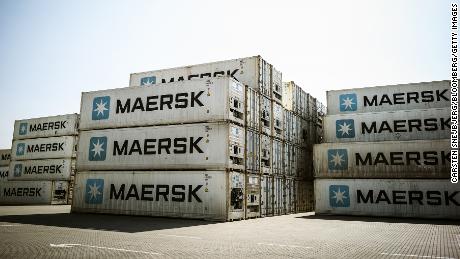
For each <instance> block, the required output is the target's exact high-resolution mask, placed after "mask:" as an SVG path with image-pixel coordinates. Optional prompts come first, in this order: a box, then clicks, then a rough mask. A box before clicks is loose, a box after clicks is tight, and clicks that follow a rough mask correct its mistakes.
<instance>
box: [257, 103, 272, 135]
mask: <svg viewBox="0 0 460 259" xmlns="http://www.w3.org/2000/svg"><path fill="white" fill-rule="evenodd" d="M272 120H273V113H272V102H271V100H270V98H268V97H265V96H261V97H260V132H262V133H263V134H265V135H267V136H272V135H273V132H272Z"/></svg>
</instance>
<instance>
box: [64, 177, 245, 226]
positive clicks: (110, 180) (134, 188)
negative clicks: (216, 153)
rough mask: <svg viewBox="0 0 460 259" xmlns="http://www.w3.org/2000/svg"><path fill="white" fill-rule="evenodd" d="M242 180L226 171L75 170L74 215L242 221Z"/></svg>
mask: <svg viewBox="0 0 460 259" xmlns="http://www.w3.org/2000/svg"><path fill="white" fill-rule="evenodd" d="M244 182H245V179H244V174H241V173H236V172H226V171H167V172H166V171H157V172H152V171H150V172H133V171H125V172H119V171H103V172H79V173H78V174H77V177H76V180H75V189H74V197H73V200H74V201H73V204H72V212H90V213H110V214H126V215H146V216H160V217H179V218H202V219H207V220H219V221H226V220H233V219H242V218H244Z"/></svg>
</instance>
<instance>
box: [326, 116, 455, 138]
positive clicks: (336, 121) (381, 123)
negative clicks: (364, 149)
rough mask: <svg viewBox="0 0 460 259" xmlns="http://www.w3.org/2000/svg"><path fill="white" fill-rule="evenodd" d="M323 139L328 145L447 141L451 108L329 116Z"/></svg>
mask: <svg viewBox="0 0 460 259" xmlns="http://www.w3.org/2000/svg"><path fill="white" fill-rule="evenodd" d="M324 137H325V142H328V143H331V142H332V143H334V142H359V141H401V140H417V139H425V140H428V139H445V138H450V109H449V108H443V109H428V110H404V111H395V112H376V113H360V114H349V115H328V116H326V117H324Z"/></svg>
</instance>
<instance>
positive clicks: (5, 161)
mask: <svg viewBox="0 0 460 259" xmlns="http://www.w3.org/2000/svg"><path fill="white" fill-rule="evenodd" d="M10 160H11V149H0V166H5V165H6V166H7V165H9V164H10Z"/></svg>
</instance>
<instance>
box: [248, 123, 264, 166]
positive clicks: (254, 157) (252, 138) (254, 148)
mask: <svg viewBox="0 0 460 259" xmlns="http://www.w3.org/2000/svg"><path fill="white" fill-rule="evenodd" d="M260 146H261V145H260V133H259V132H258V131H256V130H252V129H248V128H246V143H245V147H246V154H245V157H246V165H245V170H246V172H248V173H252V174H260V172H261V170H260V158H261V156H260Z"/></svg>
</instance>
